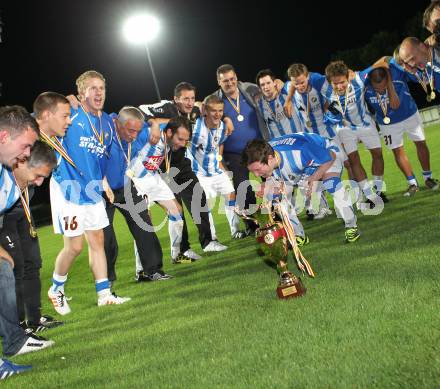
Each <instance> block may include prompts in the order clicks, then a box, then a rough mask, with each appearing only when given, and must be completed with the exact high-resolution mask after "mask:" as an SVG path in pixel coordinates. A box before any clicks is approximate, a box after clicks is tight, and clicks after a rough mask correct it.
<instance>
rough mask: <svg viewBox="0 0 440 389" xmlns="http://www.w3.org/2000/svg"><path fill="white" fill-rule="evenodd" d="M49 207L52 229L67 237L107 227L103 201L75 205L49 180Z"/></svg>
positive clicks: (56, 184)
mask: <svg viewBox="0 0 440 389" xmlns="http://www.w3.org/2000/svg"><path fill="white" fill-rule="evenodd" d="M49 187H50V206H51V210H52V223H53V229H54V231H55V233H56V234H63V235H64V236H67V237H75V236H81V235H82V234H84V231H94V230H102V229H103V228H105V227H107V226H108V225H109V221H108V217H107V212H106V211H105V202H104V199H103V200H102V201H100V202H99V203H96V204H75V203H72V202H70V201H68V200H66V199H65V197H64V195H63V191H62V190H61V187H60V185H59V184H58V183H57V182H56V181H55V180H54V179H53V178H51V179H50V184H49Z"/></svg>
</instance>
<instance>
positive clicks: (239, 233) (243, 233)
mask: <svg viewBox="0 0 440 389" xmlns="http://www.w3.org/2000/svg"><path fill="white" fill-rule="evenodd" d="M247 236H249V235H248V234H247V233H246V231H237V232H236V233H235V234H233V235H232V239H244V238H246V237H247Z"/></svg>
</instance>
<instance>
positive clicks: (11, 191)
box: [0, 165, 20, 215]
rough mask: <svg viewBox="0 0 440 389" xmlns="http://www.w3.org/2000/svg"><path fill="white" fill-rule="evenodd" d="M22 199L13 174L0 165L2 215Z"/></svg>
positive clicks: (0, 207) (0, 212) (0, 210)
mask: <svg viewBox="0 0 440 389" xmlns="http://www.w3.org/2000/svg"><path fill="white" fill-rule="evenodd" d="M19 197H20V191H19V189H18V187H17V185H15V181H14V177H13V176H12V172H11V171H10V170H9V169H8V168H7V167H6V166H3V165H0V215H1V214H3V213H4V212H5V211H7V210H8V209H9V208H12V206H13V205H14V204H15V203H16V201H17V200H18V198H19Z"/></svg>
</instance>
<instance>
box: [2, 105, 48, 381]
mask: <svg viewBox="0 0 440 389" xmlns="http://www.w3.org/2000/svg"><path fill="white" fill-rule="evenodd" d="M38 132H39V130H38V124H37V123H36V122H35V119H34V118H32V116H30V115H29V113H28V112H27V111H26V110H25V109H24V108H23V107H19V106H10V107H1V108H0V188H1V191H0V220H1V215H2V214H3V213H4V212H5V211H6V210H7V209H9V208H11V207H12V206H13V205H14V203H15V202H16V201H17V199H18V198H19V189H18V188H17V186H16V184H15V182H14V179H13V176H12V174H11V171H10V170H9V168H11V167H13V166H14V165H15V164H16V163H17V162H18V161H20V160H24V159H25V158H27V157H29V155H30V149H31V147H32V145H33V144H34V142H35V141H36V139H37V137H38ZM13 267H14V260H13V258H12V257H11V256H10V255H9V254H8V252H7V251H6V250H5V249H4V248H3V247H2V246H0V301H1V304H0V336H1V337H2V346H3V347H2V349H3V354H4V355H5V356H14V355H20V354H24V353H28V352H32V351H38V350H41V349H43V348H46V347H50V346H52V345H53V344H54V342H53V341H48V340H45V339H43V338H40V337H37V336H35V335H33V334H29V335H26V334H25V332H24V330H23V328H21V327H20V326H19V321H18V316H17V304H16V303H17V299H16V295H15V281H14V274H13V271H12V269H13ZM31 368H32V366H30V365H16V364H14V363H12V362H10V361H8V360H6V359H0V378H1V379H5V378H8V377H10V376H11V375H13V374H18V373H21V372H25V371H27V370H29V369H31Z"/></svg>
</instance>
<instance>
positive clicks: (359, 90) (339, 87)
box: [323, 61, 395, 206]
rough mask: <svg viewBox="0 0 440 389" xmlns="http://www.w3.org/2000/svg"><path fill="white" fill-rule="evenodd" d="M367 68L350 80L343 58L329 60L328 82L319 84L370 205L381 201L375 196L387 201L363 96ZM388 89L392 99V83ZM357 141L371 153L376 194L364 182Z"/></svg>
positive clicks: (380, 160)
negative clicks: (322, 84)
mask: <svg viewBox="0 0 440 389" xmlns="http://www.w3.org/2000/svg"><path fill="white" fill-rule="evenodd" d="M373 66H377V65H376V64H375V65H373ZM371 69H372V68H368V69H366V70H365V71H362V72H356V73H355V77H354V78H353V79H352V80H350V79H349V69H348V67H347V65H345V63H344V62H343V61H334V62H331V63H330V64H329V65H327V67H326V69H325V75H326V78H327V81H328V83H326V85H324V87H323V94H324V96H325V98H326V100H327V103H328V104H329V111H330V113H331V114H332V115H334V116H333V118H334V119H335V123H336V131H337V133H338V137H339V140H340V142H341V143H342V145H343V147H344V149H345V152H346V153H347V156H348V159H349V161H350V166H351V168H352V170H353V176H354V177H355V179H356V181H357V183H358V185H359V187H360V189H361V190H362V192H363V193H364V195H365V197H366V198H367V199H368V200H369V202H370V204H371V203H373V204H374V206H377V205H378V202H381V200H378V198H377V197H378V195H379V196H380V197H381V199H382V200H383V201H384V202H386V201H388V200H387V198H386V196H385V194H384V193H383V172H384V161H383V155H382V146H381V143H380V137H379V134H378V132H377V130H376V127H375V124H374V120H373V118H372V116H371V114H370V113H369V111H368V108H367V105H366V102H365V100H364V96H363V95H364V84H365V79H366V77H367V75H368V72H369V71H370V70H371ZM390 92H391V93H394V94H393V97H392V98H395V92H394V88H393V87H392V86H391V87H390ZM359 142H362V143H363V144H364V146H365V148H366V149H368V150H369V151H370V153H371V156H372V173H373V182H374V187H375V190H376V192H377V194H376V193H374V191H373V188H372V187H371V186H370V185H369V183H368V182H367V173H366V172H365V169H364V167H363V166H362V163H361V159H360V156H359V152H358V143H359Z"/></svg>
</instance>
